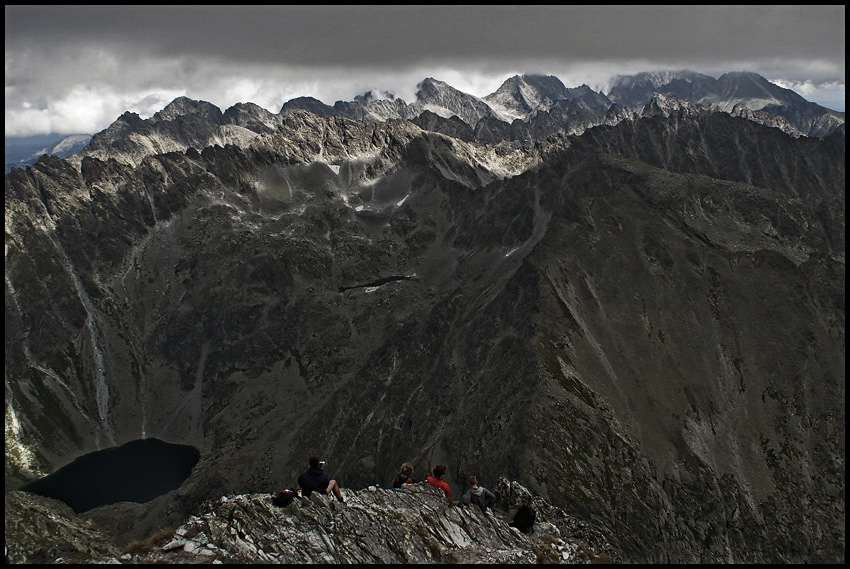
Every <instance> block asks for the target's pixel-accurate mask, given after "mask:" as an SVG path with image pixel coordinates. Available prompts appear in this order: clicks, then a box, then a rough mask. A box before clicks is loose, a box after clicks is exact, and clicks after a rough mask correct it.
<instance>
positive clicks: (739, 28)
mask: <svg viewBox="0 0 850 569" xmlns="http://www.w3.org/2000/svg"><path fill="white" fill-rule="evenodd" d="M844 13H845V9H844V7H843V6H822V7H809V6H635V5H630V6H354V7H351V6H314V7H309V6H258V7H253V6H252V7H239V6H126V7H116V6H89V7H75V6H41V7H11V8H8V7H7V9H6V48H7V50H8V49H9V48H10V45H11V46H12V47H14V46H16V45H22V44H27V43H34V42H55V43H57V44H62V43H76V42H88V41H92V40H94V39H99V40H101V41H104V42H107V43H109V44H111V45H114V46H118V45H122V44H135V45H139V46H146V47H147V48H148V49H150V50H151V51H152V52H154V53H157V54H179V55H183V56H185V55H204V56H215V57H219V58H224V59H233V60H237V61H251V62H254V63H258V62H267V63H274V62H278V63H287V64H297V65H304V66H314V65H320V66H321V65H332V66H358V67H364V66H401V65H408V64H412V63H417V62H420V61H430V60H439V61H451V60H452V59H458V60H481V59H484V60H494V61H518V62H521V61H523V60H527V59H530V58H544V59H561V58H575V59H589V58H590V59H598V60H609V59H615V58H624V57H635V56H638V57H639V58H642V59H659V58H660V59H664V58H676V59H685V58H696V59H717V60H724V59H726V60H730V59H736V58H743V59H761V58H791V59H801V58H817V59H822V58H825V59H829V60H833V61H834V62H835V63H837V64H840V65H841V67H842V68H843V66H844Z"/></svg>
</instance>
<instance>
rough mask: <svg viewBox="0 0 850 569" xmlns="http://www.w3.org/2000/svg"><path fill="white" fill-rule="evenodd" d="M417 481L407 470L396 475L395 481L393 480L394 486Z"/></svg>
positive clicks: (399, 486) (397, 486) (398, 486)
mask: <svg viewBox="0 0 850 569" xmlns="http://www.w3.org/2000/svg"><path fill="white" fill-rule="evenodd" d="M408 480H410V482H408ZM414 482H416V481H415V480H414V479H413V477H412V476H410V475H409V474H407V473H406V472H401V473H399V475H398V476H396V477H395V481H394V482H393V488H401V485H402V484H413V483H414Z"/></svg>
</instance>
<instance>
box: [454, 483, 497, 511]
mask: <svg viewBox="0 0 850 569" xmlns="http://www.w3.org/2000/svg"><path fill="white" fill-rule="evenodd" d="M468 482H469V490H467V491H466V494H464V495H463V496H462V497H461V500H463V503H464V504H466V505H469V504H470V503H473V504H475V505H476V506H478V507H479V508H481V512H482V513H487V507H488V506H491V507H492V506H493V504H494V503H495V502H496V496H495V495H494V494H493V493H492V492H490V491H489V490H487V489H486V488H484V487H483V486H479V485H478V478H476V477H475V476H470V477H469V481H468Z"/></svg>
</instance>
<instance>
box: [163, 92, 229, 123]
mask: <svg viewBox="0 0 850 569" xmlns="http://www.w3.org/2000/svg"><path fill="white" fill-rule="evenodd" d="M188 115H193V116H200V117H203V118H205V119H207V120H210V121H212V122H214V123H216V124H220V123H221V119H222V112H221V109H219V108H218V107H217V106H215V105H213V104H212V103H210V102H207V101H199V100H195V99H190V98H189V97H186V96H180V97H177V98H176V99H174V100H173V101H171V102H170V103H168V105H166V106H165V108H164V109H162V110H161V111H158V112H156V113H154V115H153V117H151V118H152V119H153V122H157V121H168V120H174V119H176V118H178V117H182V116H188Z"/></svg>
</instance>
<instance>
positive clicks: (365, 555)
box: [5, 479, 618, 564]
mask: <svg viewBox="0 0 850 569" xmlns="http://www.w3.org/2000/svg"><path fill="white" fill-rule="evenodd" d="M494 490H495V491H496V493H497V496H498V497H499V499H498V502H497V504H496V505H495V509H491V510H489V511H488V512H487V513H482V512H481V511H480V510H479V508H478V507H477V506H465V505H463V504H462V502H451V503H449V502H447V501H446V498H445V496H444V495H443V492H442V490H438V489H435V488H433V487H431V486H430V485H428V484H425V483H418V484H410V485H406V486H404V487H403V488H401V489H383V488H380V487H376V486H369V487H367V488H364V489H363V490H359V491H353V490H349V489H343V494H344V497H345V503H340V502H338V501H337V500H336V499H334V498H333V497H330V498H329V497H326V496H321V495H319V494H313V495H312V496H311V497H310V498H309V499H305V498H296V499H295V500H294V501H293V502H292V503H291V504H289V505H288V506H286V507H283V508H280V507H277V506H274V505H273V504H272V502H271V500H270V495H269V494H236V495H231V496H222V497H221V498H218V499H213V500H209V501H207V502H205V503H204V504H202V506H201V508H200V510H199V511H198V512H197V513H196V514H194V515H191V516H189V517H188V518H186V519H185V520H184V521H183V522H182V523H181V524H180V525H179V526H178V527H177V529H171V530H163V531H158V532H156V533H155V534H154V535H153V536H150V537H149V538H147V539H145V540H141V541H135V542H132V543H127V544H121V545H120V546H119V544H117V543H116V542H114V541H112V539H111V538H110V537H108V536H107V535H105V534H104V533H103V532H102V531H100V530H98V529H97V528H96V527H95V525H94V524H93V523H92V522H91V521H90V520H88V519H85V518H84V517H77V516H74V515H73V513H72V512H70V510H69V509H68V508H67V507H65V506H64V505H63V504H61V503H60V502H56V501H55V500H50V499H48V498H41V497H39V496H35V495H29V494H26V493H23V492H12V493H9V494H7V496H6V503H7V506H6V508H7V511H8V512H10V514H11V515H10V516H7V519H6V521H5V525H6V546H7V547H8V548H9V555H10V558H11V561H12V562H15V563H36V562H39V563H91V562H98V563H110V562H111V563H131V564H139V563H190V564H191V563H210V562H216V563H275V564H287V563H540V562H546V563H583V562H588V561H590V560H592V559H596V558H598V559H600V560H601V559H607V560H609V561H611V560H616V559H618V557H617V554H616V552H615V551H613V550H612V548H611V546H610V544H609V543H608V542H607V541H606V540H605V538H604V537H603V536H602V534H601V533H599V532H598V531H597V530H595V529H594V528H592V527H590V526H588V525H587V524H584V523H582V522H580V521H579V520H577V519H575V518H573V517H571V516H569V515H567V514H565V513H564V512H563V511H562V510H560V509H559V508H556V507H554V506H551V505H550V504H548V503H546V502H545V501H544V500H542V499H540V498H539V497H536V496H532V495H531V493H530V492H529V491H528V490H527V489H525V488H523V487H522V486H521V485H519V484H517V483H516V482H509V481H507V480H505V479H501V480H500V481H499V484H498V486H497V487H496V488H495V489H494ZM521 504H526V505H531V506H532V507H533V508H534V509H535V510H536V512H538V517H537V519H536V521H535V524H534V527H533V530H534V531H532V532H530V533H526V534H524V533H522V532H520V531H519V530H517V529H513V528H511V527H509V526H508V522H509V521H510V520H511V515H512V514H513V513H514V512H516V510H517V508H518V507H519V505H521ZM122 549H123V552H122V551H121V550H122Z"/></svg>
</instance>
